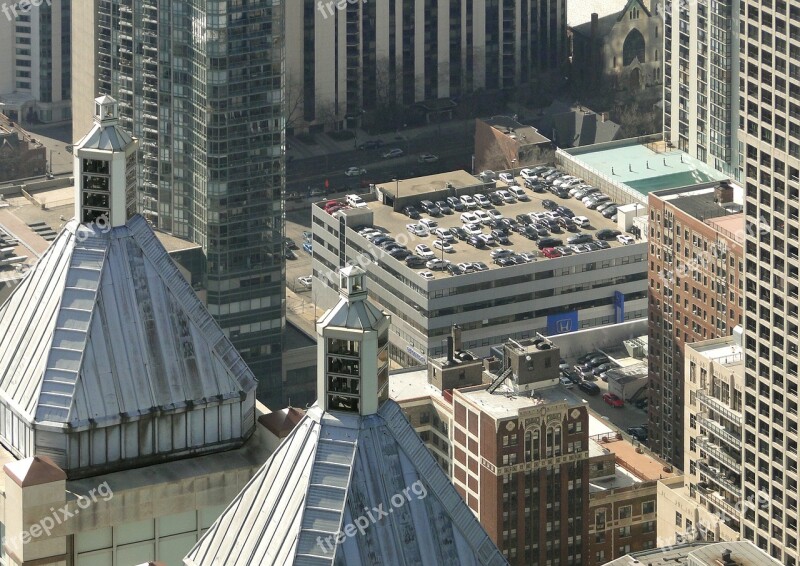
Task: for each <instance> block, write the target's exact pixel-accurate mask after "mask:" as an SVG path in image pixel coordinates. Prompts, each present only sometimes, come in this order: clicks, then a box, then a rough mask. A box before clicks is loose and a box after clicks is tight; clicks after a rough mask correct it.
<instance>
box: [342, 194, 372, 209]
mask: <svg viewBox="0 0 800 566" xmlns="http://www.w3.org/2000/svg"><path fill="white" fill-rule="evenodd" d="M345 200H346V201H347V204H348V205H349V206H352V207H353V208H367V203H366V202H364V199H363V198H361V197H360V196H358V195H347V196H345Z"/></svg>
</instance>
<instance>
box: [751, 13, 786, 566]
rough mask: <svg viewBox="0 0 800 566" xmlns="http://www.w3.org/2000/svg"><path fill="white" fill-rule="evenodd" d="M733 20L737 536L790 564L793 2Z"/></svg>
mask: <svg viewBox="0 0 800 566" xmlns="http://www.w3.org/2000/svg"><path fill="white" fill-rule="evenodd" d="M737 18H738V19H739V20H740V21H739V22H737V23H738V26H737V27H738V29H740V30H741V32H742V34H741V37H740V38H739V45H740V48H741V53H740V56H741V71H742V72H741V82H740V89H741V92H740V95H741V97H742V105H743V106H742V107H743V108H744V109H745V114H744V116H743V117H742V119H741V120H740V131H739V136H740V139H741V143H742V144H743V147H744V156H745V160H746V161H745V163H744V171H745V179H744V180H745V183H746V184H745V194H746V210H745V213H746V221H747V230H746V244H745V265H744V272H745V273H744V277H745V304H744V311H745V312H744V315H745V322H744V327H745V346H744V347H745V375H744V397H745V398H744V434H745V441H744V444H743V451H744V470H743V477H744V479H743V488H744V492H743V496H744V501H745V502H746V503H745V511H744V521H743V526H742V535H743V537H744V538H746V539H748V540H751V541H753V542H755V544H756V545H757V546H758V547H759V548H761V549H763V550H765V551H767V552H768V553H769V554H770V555H771V556H773V557H775V558H777V559H778V560H779V561H780V562H781V563H783V564H786V565H787V566H796V565H797V563H798V558H800V552H799V551H798V539H800V527H798V511H797V505H798V503H797V502H798V489H797V482H798V472H797V462H798V456H797V444H798V432H797V404H798V399H797V395H798V392H797V389H798V381H800V379H798V374H797V371H798V363H800V362H798V353H797V347H798V325H800V317H798V270H800V261H799V260H798V241H799V240H800V234H799V232H800V221H799V220H798V208H800V207H799V205H798V197H799V196H800V121H799V120H800V82H798V78H800V67H799V66H798V59H800V43H798V39H799V38H800V5H799V4H798V2H796V1H792V2H786V1H784V0H776V1H756V0H743V1H742V2H741V9H740V11H739V12H738V15H737ZM751 502H758V504H755V503H751ZM748 503H751V504H750V505H748Z"/></svg>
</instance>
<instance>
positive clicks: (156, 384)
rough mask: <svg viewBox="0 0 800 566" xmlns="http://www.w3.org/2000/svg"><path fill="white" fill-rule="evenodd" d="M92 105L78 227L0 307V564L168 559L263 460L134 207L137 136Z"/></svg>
mask: <svg viewBox="0 0 800 566" xmlns="http://www.w3.org/2000/svg"><path fill="white" fill-rule="evenodd" d="M95 108H96V114H95V124H94V126H93V128H92V129H91V131H89V133H87V134H86V136H84V137H83V138H82V139H81V140H80V141H79V142H78V143H77V144H76V145H75V150H74V153H75V159H74V163H75V193H76V198H75V216H76V218H75V219H73V220H70V221H69V222H67V224H66V225H65V226H64V228H63V229H62V230H61V232H60V233H59V234H58V236H57V237H56V239H55V240H54V241H53V243H52V244H51V245H50V247H49V248H48V249H47V250H46V252H45V253H44V254H43V255H42V257H41V258H40V260H39V262H38V263H37V264H36V266H35V267H34V269H32V270H30V271H29V272H28V273H27V275H26V276H25V278H24V279H23V280H22V282H21V283H20V284H19V285H18V286H17V287H16V288H15V289H14V290H13V292H12V294H11V296H10V297H9V299H8V300H7V301H5V302H4V303H3V305H2V307H1V308H0V352H2V354H1V355H0V421H1V422H0V443H2V449H0V463H2V464H3V471H2V473H0V489H2V492H3V497H2V498H0V522H1V523H2V525H3V542H4V544H3V547H2V550H0V553H2V562H3V563H4V564H10V565H11V564H13V565H22V564H31V563H35V564H41V565H48V566H49V565H52V566H58V565H64V564H74V565H76V566H88V565H91V564H138V563H141V562H143V561H145V562H146V561H152V560H163V561H164V562H166V563H171V564H172V563H176V561H177V560H179V559H180V557H181V556H183V555H184V554H185V553H186V552H187V551H188V549H189V548H191V546H192V545H193V544H194V543H195V542H196V541H197V538H198V537H199V535H200V534H201V533H202V532H203V530H204V529H206V528H208V527H209V526H210V525H211V523H212V522H213V521H214V519H215V518H216V516H217V515H218V514H219V513H220V512H221V511H222V509H224V507H225V505H226V504H227V503H229V502H230V500H231V499H232V498H233V497H234V495H235V494H236V492H237V491H238V490H239V489H241V487H242V486H243V485H244V483H245V482H246V481H247V480H248V479H249V478H250V477H252V475H253V473H254V472H255V471H256V469H257V468H258V465H260V463H261V461H263V458H266V457H267V456H268V454H269V452H268V447H269V443H268V442H267V439H266V430H265V429H264V427H262V426H260V425H258V424H257V421H256V418H257V416H259V413H261V412H262V411H263V407H262V408H261V409H258V408H257V403H256V399H255V390H256V381H255V379H254V377H253V374H252V372H251V371H250V369H249V368H248V367H247V364H245V362H244V361H243V360H242V358H241V357H240V356H239V355H238V353H237V352H236V350H235V349H234V347H233V345H232V344H231V342H230V341H229V340H228V339H227V338H226V337H225V335H224V334H223V332H222V330H221V329H220V327H219V325H217V324H216V323H215V322H214V319H213V318H212V317H211V316H210V314H209V313H208V311H207V310H206V309H205V308H204V307H203V305H202V303H201V301H200V300H199V299H198V297H197V296H196V295H195V293H194V292H193V290H192V288H191V286H190V285H189V284H188V283H187V282H186V281H185V280H184V278H183V276H182V275H181V273H180V271H179V270H178V268H177V266H176V265H175V264H174V263H173V262H172V260H171V259H170V258H169V256H168V255H167V252H166V250H165V249H164V247H163V246H162V245H161V244H160V242H159V241H158V239H157V238H156V236H155V234H154V233H153V231H152V229H151V228H150V226H149V225H148V224H147V222H146V221H145V220H144V218H142V217H141V216H140V215H136V214H134V215H132V216H131V214H130V211H131V210H132V208H133V207H134V206H135V202H136V199H135V188H136V185H135V168H134V165H135V156H136V140H134V139H133V138H132V137H131V136H130V134H129V133H127V132H126V131H124V130H123V129H122V128H121V127H120V126H119V124H118V107H117V103H116V101H115V100H113V99H111V98H110V97H101V98H97V99H96V101H95ZM56 509H58V511H55V510H56Z"/></svg>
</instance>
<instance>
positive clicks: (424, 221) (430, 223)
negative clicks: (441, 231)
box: [419, 218, 439, 230]
mask: <svg viewBox="0 0 800 566" xmlns="http://www.w3.org/2000/svg"><path fill="white" fill-rule="evenodd" d="M419 223H420V224H422V225H423V226H425V228H427V229H428V230H433V229H434V228H436V227H437V226H438V225H439V223H438V222H436V220H431V219H430V218H423V219H422V220H420V221H419Z"/></svg>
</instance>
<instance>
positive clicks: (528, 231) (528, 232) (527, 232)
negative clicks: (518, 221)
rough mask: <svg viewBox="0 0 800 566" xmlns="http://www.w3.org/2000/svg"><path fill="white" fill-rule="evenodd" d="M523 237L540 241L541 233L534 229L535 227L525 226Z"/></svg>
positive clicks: (522, 232)
mask: <svg viewBox="0 0 800 566" xmlns="http://www.w3.org/2000/svg"><path fill="white" fill-rule="evenodd" d="M520 234H522V235H523V236H525V237H526V238H528V239H529V240H538V239H539V231H538V230H537V229H536V228H534V227H533V226H525V228H523V229H522V231H521V232H520Z"/></svg>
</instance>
